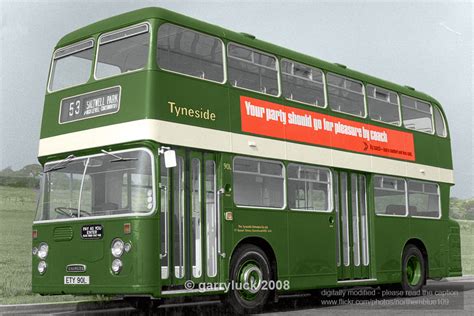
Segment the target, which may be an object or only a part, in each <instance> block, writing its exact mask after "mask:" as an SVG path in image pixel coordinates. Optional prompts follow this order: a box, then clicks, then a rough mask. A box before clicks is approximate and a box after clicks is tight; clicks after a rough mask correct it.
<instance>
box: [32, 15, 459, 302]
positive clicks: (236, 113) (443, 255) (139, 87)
mask: <svg viewBox="0 0 474 316" xmlns="http://www.w3.org/2000/svg"><path fill="white" fill-rule="evenodd" d="M144 20H146V21H148V22H149V23H150V24H151V26H152V27H151V30H152V40H151V44H150V47H151V51H150V57H149V60H148V64H147V66H146V67H145V69H144V70H141V71H137V72H133V73H128V74H123V75H120V76H116V77H112V78H107V79H102V80H95V79H93V75H92V72H91V77H90V79H89V81H88V82H87V83H86V84H83V85H80V86H76V87H71V88H67V89H64V90H62V91H58V92H54V93H47V94H46V97H45V104H44V114H43V121H42V127H41V138H47V137H52V136H57V135H61V134H67V133H71V132H76V131H81V130H85V129H91V128H95V127H101V126H106V125H111V124H118V123H123V122H129V121H134V120H140V119H159V120H165V121H171V122H176V123H182V124H189V125H195V126H201V127H206V128H210V129H217V130H222V131H230V132H234V133H242V131H241V127H240V101H239V98H240V96H241V95H246V96H250V97H254V98H258V99H264V100H267V101H270V102H275V103H279V104H283V105H287V106H292V107H296V108H301V109H307V110H311V111H315V112H321V113H330V114H331V115H333V116H337V117H343V118H348V119H350V120H353V121H358V122H367V120H364V119H361V118H356V117H353V116H347V115H344V114H340V113H334V112H330V110H329V109H318V108H314V107H310V106H306V105H302V104H298V103H295V102H292V101H288V100H285V99H283V98H281V97H270V96H266V95H262V94H259V93H254V92H250V91H244V90H240V89H236V88H233V87H231V86H230V85H229V84H228V83H225V84H216V83H211V82H207V81H203V80H200V79H197V78H190V77H184V76H181V75H178V74H173V73H169V72H166V71H162V70H160V69H158V67H157V65H156V62H155V60H156V55H155V54H156V52H155V50H154V49H153V47H155V46H156V33H157V27H158V26H159V25H160V24H162V23H165V22H172V23H176V24H179V25H182V26H185V27H189V28H194V29H196V30H199V31H200V32H204V33H208V34H211V35H215V36H219V37H220V38H222V40H223V41H224V42H225V43H227V42H229V41H233V42H237V43H241V44H243V45H248V46H251V47H255V48H257V49H259V50H262V51H266V52H269V53H272V54H274V55H276V56H277V57H279V58H288V59H293V60H296V61H299V62H302V63H306V64H309V65H313V66H315V67H319V68H321V69H323V70H324V71H325V72H327V71H330V72H334V73H337V74H341V75H345V76H349V77H352V78H354V79H357V80H360V81H362V82H364V83H371V84H374V85H377V86H381V87H384V88H387V89H390V90H394V91H397V92H399V93H403V94H406V95H409V96H412V97H415V98H420V99H422V100H426V101H429V102H431V103H432V104H434V105H436V106H438V107H439V108H440V109H441V106H440V105H439V103H438V102H437V101H436V100H435V99H433V98H432V97H430V96H428V95H425V94H423V93H421V92H418V91H413V90H411V89H408V88H406V87H403V86H400V85H396V84H394V83H390V82H387V81H384V80H381V79H377V78H374V77H371V76H368V75H365V74H362V73H359V72H356V71H354V70H350V69H346V68H343V67H340V66H337V65H335V64H332V63H328V62H324V61H322V60H319V59H316V58H313V57H310V56H307V55H303V54H300V53H296V52H293V51H291V50H288V49H285V48H282V47H278V46H275V45H273V44H270V43H266V42H263V41H261V40H258V39H252V38H251V37H249V36H245V35H242V34H240V33H236V32H232V31H228V30H225V29H223V28H220V27H217V26H213V25H210V24H207V23H204V22H201V21H198V20H195V19H192V18H189V17H185V16H182V15H180V14H177V13H174V12H170V11H167V10H164V9H159V8H146V9H141V10H137V11H134V12H130V13H126V14H123V15H120V16H116V17H112V18H110V19H107V20H104V21H100V22H97V23H94V24H92V25H89V26H87V27H84V28H82V29H79V30H77V31H75V32H73V33H70V34H68V35H66V36H65V37H63V38H62V39H61V40H60V41H59V43H58V45H57V47H58V48H59V47H63V46H65V45H68V44H71V43H74V42H77V41H79V40H82V39H85V38H91V37H92V38H94V39H95V40H97V38H98V36H99V35H100V34H101V33H103V32H107V31H111V30H114V29H118V28H120V27H124V26H128V25H133V24H136V23H138V22H142V21H144ZM116 85H120V86H121V87H122V97H121V106H120V111H119V112H118V113H116V114H113V115H106V116H102V117H96V118H91V119H86V120H82V121H77V122H71V123H68V124H63V125H60V124H59V123H58V113H59V105H60V101H61V99H63V98H66V97H70V96H73V95H78V94H82V93H86V92H90V91H94V90H99V89H103V88H107V87H111V86H116ZM169 101H172V102H176V104H177V105H181V106H186V107H189V108H197V109H199V108H201V107H202V108H203V109H209V110H210V111H211V112H214V113H216V120H215V121H205V120H193V119H189V118H186V117H176V116H175V115H174V114H172V113H170V110H169V105H168V102H169ZM441 111H442V109H441ZM370 124H373V125H377V126H383V127H387V128H391V129H394V130H404V131H406V130H405V129H403V128H399V127H395V126H390V125H386V124H382V123H378V122H375V121H370ZM410 132H412V133H413V135H414V141H415V148H416V162H417V163H420V164H426V165H431V166H438V167H442V168H447V169H452V158H451V144H450V139H449V136H448V137H447V138H440V137H437V136H434V135H428V134H424V133H421V132H416V131H410ZM448 135H449V134H448ZM163 145H168V144H163ZM144 146H145V147H147V148H150V149H151V150H152V151H153V152H154V153H157V151H158V148H159V147H160V146H161V144H157V143H155V142H152V141H147V140H143V141H140V142H133V143H128V144H117V145H111V146H106V148H104V149H107V150H108V149H111V150H119V149H126V148H134V147H144ZM100 149H102V148H90V149H87V150H82V151H77V152H74V154H75V155H76V156H80V155H87V154H92V153H98V152H100ZM173 149H176V150H177V154H178V155H181V156H182V157H184V158H185V159H189V157H201V158H203V159H204V157H207V158H209V159H213V160H215V162H216V166H217V188H224V187H228V188H230V189H229V190H226V192H225V193H224V194H223V195H222V212H223V213H221V218H223V217H224V212H232V214H233V220H222V222H221V226H222V250H223V252H224V253H225V256H224V255H223V256H221V257H218V275H217V276H216V277H214V278H207V277H202V278H197V279H194V281H197V282H208V281H212V282H217V281H225V280H228V279H229V263H230V258H231V256H232V253H233V251H234V250H235V248H236V247H237V246H238V245H239V244H240V243H243V242H257V243H258V244H259V245H268V249H267V250H268V253H267V255H269V257H271V256H272V255H273V254H274V256H275V259H276V268H277V278H278V279H279V280H282V281H285V280H286V281H290V282H291V283H290V287H291V290H301V289H311V288H320V287H334V286H346V284H338V283H337V280H338V279H341V274H340V273H342V274H344V273H349V274H350V278H351V277H354V276H358V277H359V278H369V277H370V278H374V279H377V281H360V282H359V283H351V284H354V285H357V284H369V283H370V284H372V283H375V282H376V283H394V282H400V281H401V258H402V252H403V249H404V247H405V245H406V243H407V242H408V241H410V240H411V241H413V240H417V241H421V242H422V243H423V244H424V245H425V247H426V250H427V255H428V267H427V268H428V273H429V277H442V276H448V275H449V276H455V275H460V274H461V263H460V241H459V226H458V225H457V224H456V223H455V222H454V221H451V220H450V219H449V189H450V185H449V184H444V183H440V193H441V194H440V195H441V201H442V205H441V208H442V217H441V219H440V220H424V219H416V218H411V217H408V218H396V217H382V216H376V215H375V214H374V211H373V210H374V203H373V195H374V193H373V185H372V181H373V177H372V175H371V174H365V175H366V181H367V207H368V218H369V222H368V225H369V245H370V247H369V251H370V266H369V267H368V268H367V269H366V270H360V271H355V272H354V271H352V272H338V269H337V267H336V236H335V225H334V219H336V214H335V211H334V210H333V211H331V212H328V213H323V212H297V211H290V210H288V209H284V210H272V209H252V208H240V207H237V206H235V205H234V203H233V192H232V183H233V182H232V168H230V169H229V168H228V167H227V166H232V160H233V157H234V155H233V154H232V153H217V152H216V153H209V152H203V151H200V150H190V149H185V148H178V147H174V146H173ZM68 154H70V153H60V154H57V155H51V156H43V157H39V160H40V162H41V163H42V164H44V163H46V162H47V161H52V160H56V159H62V158H64V157H66V156H67V155H68ZM159 159H160V158H159V156H158V155H156V156H155V161H154V163H155V170H156V174H157V175H159V174H160V172H159V168H160V163H159ZM283 163H284V164H285V165H287V164H288V163H289V162H288V161H284V162H283ZM186 164H188V162H186ZM332 171H333V172H334V171H335V172H338V174H339V173H340V172H341V171H343V172H349V174H350V172H351V171H349V170H339V169H333V170H332ZM170 173H172V172H170ZM187 181H189V180H187ZM158 182H159V177H158V176H157V183H158ZM160 195H161V192H160V190H159V189H158V186H157V192H156V196H157V197H159V196H160ZM203 198H204V197H203ZM169 207H170V210H172V207H173V205H172V201H171V204H170V206H169ZM204 219H205V217H203V221H204ZM336 220H338V219H336ZM160 221H161V218H160V214H159V212H158V211H157V212H155V213H154V214H153V215H151V216H148V217H128V218H108V219H100V220H91V219H87V220H83V221H74V222H64V223H37V224H34V225H33V228H34V229H36V230H37V231H38V238H37V239H35V240H33V246H37V245H38V244H39V243H40V242H42V241H46V242H48V244H49V246H50V253H49V256H48V258H47V260H46V261H47V263H48V271H47V272H46V273H45V275H44V276H40V275H39V274H38V272H37V271H36V267H37V264H38V261H39V260H38V259H37V258H36V257H34V258H33V273H32V275H33V277H32V278H33V282H32V283H33V291H34V292H37V293H42V294H61V293H75V294H89V293H97V294H128V295H139V294H147V295H148V294H149V295H153V296H155V297H160V296H161V295H162V294H161V291H162V286H165V287H167V288H172V287H173V286H174V287H176V286H178V285H182V284H184V281H185V279H181V280H175V279H173V278H169V279H167V280H164V281H163V280H161V275H160V274H161V272H160V271H161V270H160V258H159V255H160V234H159V229H160ZM124 223H131V224H132V234H131V235H123V224H124ZM85 224H102V225H103V226H104V232H105V233H104V239H103V240H98V241H89V240H87V241H85V240H81V238H80V236H79V232H80V228H81V226H82V225H85ZM249 225H254V226H265V227H267V228H266V229H264V230H259V231H255V232H252V230H246V229H241V228H242V227H244V226H249ZM57 227H71V228H72V230H73V232H74V236H73V238H72V240H70V241H54V239H53V231H54V229H55V228H57ZM170 234H172V232H170ZM170 236H172V235H170ZM116 237H120V238H123V240H124V241H130V242H131V244H132V250H131V251H130V253H126V254H124V256H123V262H124V266H123V270H122V272H121V273H120V274H119V275H117V276H116V275H113V274H112V272H111V270H110V264H111V262H112V260H113V257H112V255H111V253H110V244H111V242H112V240H113V239H114V238H116ZM171 242H172V240H170V244H171ZM170 256H171V258H170V260H171V259H172V254H171V255H170ZM71 263H83V264H86V265H87V273H86V274H85V275H90V277H91V285H90V286H79V285H76V286H71V285H68V286H65V285H63V276H64V275H73V274H71V273H66V272H65V266H66V264H71ZM203 273H205V270H204V271H203Z"/></svg>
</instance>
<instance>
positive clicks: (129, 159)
mask: <svg viewBox="0 0 474 316" xmlns="http://www.w3.org/2000/svg"><path fill="white" fill-rule="evenodd" d="M101 152H103V153H104V154H106V155H109V156H112V157H114V158H115V159H113V160H110V162H118V161H131V160H138V158H133V157H121V156H119V155H116V154H112V153H109V152H108V151H106V150H104V149H102V150H101Z"/></svg>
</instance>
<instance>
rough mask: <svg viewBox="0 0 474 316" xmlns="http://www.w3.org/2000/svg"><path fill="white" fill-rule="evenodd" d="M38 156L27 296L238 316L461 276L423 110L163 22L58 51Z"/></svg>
mask: <svg viewBox="0 0 474 316" xmlns="http://www.w3.org/2000/svg"><path fill="white" fill-rule="evenodd" d="M38 159H39V161H40V162H41V164H42V165H43V166H44V174H43V178H42V183H41V196H40V199H39V203H38V210H37V215H36V219H35V221H34V223H33V245H32V247H33V271H32V284H33V285H32V286H33V291H34V292H36V293H40V294H44V295H52V294H64V293H67V294H74V295H80V294H85V295H86V294H103V295H123V296H124V297H125V298H127V299H129V300H131V301H133V300H134V299H137V300H138V299H140V300H144V298H150V299H162V298H166V297H173V296H174V297H176V296H184V295H201V294H202V295H209V294H212V295H216V294H221V295H222V297H223V298H225V299H227V300H228V302H230V304H231V305H232V306H233V307H235V308H236V309H237V310H238V311H240V312H251V311H256V310H259V309H260V308H261V307H262V306H263V305H264V304H265V303H267V302H270V301H273V300H275V299H277V297H278V294H280V293H284V292H292V291H305V290H316V289H321V288H330V287H348V286H361V285H364V286H376V285H382V284H399V286H400V287H401V289H402V290H404V291H417V290H419V289H420V288H421V286H423V285H424V284H425V282H426V280H427V279H428V278H442V277H447V276H459V275H461V260H460V236H459V226H458V224H456V223H455V222H454V221H452V220H450V219H449V195H450V187H451V186H452V185H453V184H454V180H453V165H452V157H451V143H450V134H449V130H448V126H447V121H446V117H445V114H444V112H443V109H442V107H441V105H440V104H439V103H438V102H437V101H436V100H435V99H433V98H432V97H430V96H428V95H426V94H424V93H421V92H419V91H417V90H415V89H414V88H411V87H408V86H401V85H397V84H394V83H391V82H387V81H384V80H381V79H378V78H374V77H371V76H369V75H366V74H362V73H360V72H357V71H354V70H351V69H348V68H347V67H346V66H344V65H341V64H333V63H329V62H325V61H322V60H319V59H316V58H313V57H310V56H307V55H303V54H300V53H297V52H294V51H291V50H288V49H285V48H282V47H279V46H276V45H273V44H270V43H267V42H264V41H261V40H259V39H256V38H255V37H254V36H252V35H250V34H246V33H236V32H232V31H229V30H226V29H223V28H220V27H218V26H214V25H210V24H207V23H204V22H201V21H198V20H195V19H192V18H189V17H186V16H183V15H180V14H177V13H174V12H171V11H167V10H164V9H160V8H146V9H141V10H137V11H133V12H129V13H126V14H122V15H119V16H115V17H112V18H109V19H106V20H103V21H99V22H97V23H94V24H91V25H89V26H86V27H84V28H81V29H78V30H77V31H74V32H72V33H70V34H67V35H66V36H64V37H63V38H62V39H61V40H60V41H59V43H58V44H57V46H56V48H55V50H54V53H53V55H52V60H51V66H50V73H49V79H48V84H47V89H46V97H45V102H44V112H43V120H42V126H41V139H40V145H39V154H38Z"/></svg>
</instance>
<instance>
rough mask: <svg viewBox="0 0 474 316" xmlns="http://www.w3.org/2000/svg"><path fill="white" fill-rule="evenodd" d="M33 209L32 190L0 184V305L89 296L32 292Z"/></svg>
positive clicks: (33, 194)
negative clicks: (50, 294) (48, 294)
mask: <svg viewBox="0 0 474 316" xmlns="http://www.w3.org/2000/svg"><path fill="white" fill-rule="evenodd" d="M35 209H36V192H35V191H34V190H33V189H27V188H12V187H5V186H0V232H1V233H2V242H1V248H0V304H20V303H44V302H58V301H73V300H83V299H91V297H84V298H82V297H74V296H71V295H63V296H49V297H48V296H40V295H38V294H33V293H31V257H32V256H31V225H32V222H33V217H34V214H35Z"/></svg>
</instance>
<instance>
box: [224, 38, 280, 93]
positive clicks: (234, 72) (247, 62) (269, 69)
mask: <svg viewBox="0 0 474 316" xmlns="http://www.w3.org/2000/svg"><path fill="white" fill-rule="evenodd" d="M227 50H228V55H227V66H228V67H227V71H228V75H229V81H230V83H231V84H232V85H233V86H234V87H239V88H243V89H247V90H252V91H257V92H261V93H264V94H269V95H278V94H279V90H278V66H277V59H276V57H274V56H271V55H268V54H265V53H263V52H260V51H257V50H254V49H253V48H250V47H245V46H241V45H238V44H234V43H229V45H228V48H227Z"/></svg>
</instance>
